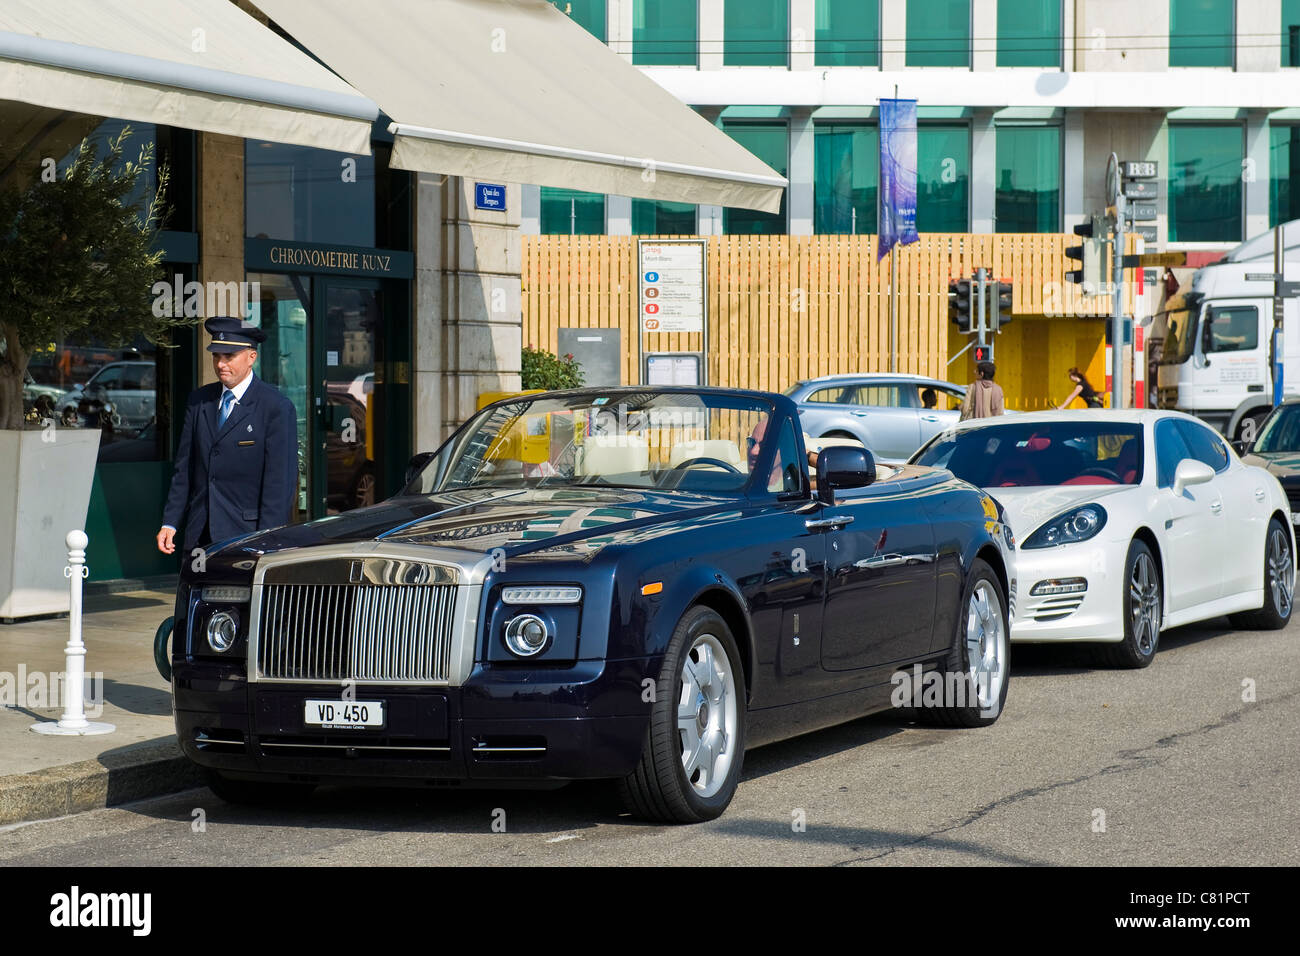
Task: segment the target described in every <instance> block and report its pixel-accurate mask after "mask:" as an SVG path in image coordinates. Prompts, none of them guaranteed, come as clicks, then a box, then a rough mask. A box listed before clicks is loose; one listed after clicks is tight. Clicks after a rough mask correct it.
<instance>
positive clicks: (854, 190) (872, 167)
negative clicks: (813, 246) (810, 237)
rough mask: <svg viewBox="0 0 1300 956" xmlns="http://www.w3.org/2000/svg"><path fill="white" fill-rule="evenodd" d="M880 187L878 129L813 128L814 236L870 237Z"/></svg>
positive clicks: (845, 125) (830, 126)
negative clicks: (816, 234) (815, 233)
mask: <svg viewBox="0 0 1300 956" xmlns="http://www.w3.org/2000/svg"><path fill="white" fill-rule="evenodd" d="M879 182H880V130H879V129H878V128H877V127H875V126H867V125H861V124H860V125H848V124H844V125H840V124H836V125H831V124H818V125H817V127H816V131H815V134H814V162H813V198H814V202H815V209H814V215H815V226H814V228H815V231H816V232H817V233H819V234H839V235H867V234H872V233H875V231H876V192H877V188H878V186H879Z"/></svg>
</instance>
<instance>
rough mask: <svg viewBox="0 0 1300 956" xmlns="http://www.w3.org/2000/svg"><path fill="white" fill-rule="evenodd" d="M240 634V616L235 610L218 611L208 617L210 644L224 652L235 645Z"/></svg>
mask: <svg viewBox="0 0 1300 956" xmlns="http://www.w3.org/2000/svg"><path fill="white" fill-rule="evenodd" d="M238 636H239V618H238V616H236V614H235V612H234V611H218V612H217V613H216V614H213V615H212V617H210V618H208V646H209V647H211V648H212V649H213V650H214V651H216V652H217V653H218V654H224V653H225V652H226V651H228V650H230V649H231V648H232V647H234V646H235V638H237V637H238Z"/></svg>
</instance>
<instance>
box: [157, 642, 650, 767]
mask: <svg viewBox="0 0 1300 956" xmlns="http://www.w3.org/2000/svg"><path fill="white" fill-rule="evenodd" d="M661 664H662V658H642V659H634V660H624V661H612V662H604V661H587V662H578V663H577V664H575V665H573V666H571V667H565V668H562V669H542V668H527V669H522V668H518V667H512V668H504V667H486V668H485V667H482V666H476V667H475V668H474V670H473V672H472V673H471V675H470V679H469V680H468V681H467V682H466V683H465V684H464V685H462V686H458V687H450V686H416V685H395V684H365V683H358V684H357V685H356V687H355V693H354V694H352V695H350V697H351V699H355V700H356V701H359V702H360V701H376V700H379V701H383V702H384V709H385V718H386V720H385V726H384V727H383V728H382V729H380V728H375V729H367V730H321V729H320V728H313V727H308V726H306V725H305V724H304V702H305V701H307V700H339V699H340V698H341V694H340V689H339V685H338V684H332V685H331V684H310V683H303V684H288V683H281V682H275V683H271V682H254V683H249V682H248V681H247V680H245V679H244V676H243V669H242V668H239V667H233V666H230V665H222V664H211V663H186V664H180V663H177V664H176V666H175V667H174V673H173V689H174V694H175V719H176V733H177V737H178V738H179V741H180V745H181V748H182V750H183V751H184V753H185V755H186V756H187V757H189V759H190V760H192V761H193V762H194V763H196V764H198V765H200V766H203V767H208V768H211V769H214V770H219V771H221V772H222V773H223V774H225V775H228V776H230V777H234V778H244V779H256V780H264V781H267V782H276V781H280V782H287V781H295V782H313V783H369V784H382V785H387V786H400V785H411V786H436V785H438V784H440V783H442V784H448V785H470V786H474V785H480V786H511V785H524V786H538V787H545V786H556V785H559V784H562V783H564V782H566V781H569V780H580V779H593V778H611V777H622V776H625V775H626V774H628V773H630V772H631V771H632V769H633V768H634V767H635V765H636V762H637V760H638V759H639V758H640V755H641V750H642V745H643V742H644V739H645V730H646V723H647V720H648V718H649V711H650V702H644V701H643V700H642V697H643V695H644V691H643V688H644V687H645V686H646V685H645V684H644V681H645V680H646V679H647V678H650V679H651V680H653V679H654V678H656V677H657V676H658V673H659V668H660V666H661Z"/></svg>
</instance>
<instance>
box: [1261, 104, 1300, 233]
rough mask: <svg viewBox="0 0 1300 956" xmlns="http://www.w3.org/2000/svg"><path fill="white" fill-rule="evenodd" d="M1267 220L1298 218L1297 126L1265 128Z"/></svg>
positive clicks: (1299, 160) (1299, 148)
mask: <svg viewBox="0 0 1300 956" xmlns="http://www.w3.org/2000/svg"><path fill="white" fill-rule="evenodd" d="M1268 141H1269V142H1268V224H1269V225H1270V226H1276V225H1279V224H1281V223H1284V222H1290V221H1291V220H1293V219H1300V189H1292V188H1291V184H1292V183H1297V184H1300V126H1274V127H1271V128H1270V129H1269V132H1268Z"/></svg>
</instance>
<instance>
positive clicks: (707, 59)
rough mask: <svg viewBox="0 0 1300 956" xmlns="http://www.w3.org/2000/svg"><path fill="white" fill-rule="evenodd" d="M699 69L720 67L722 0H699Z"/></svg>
mask: <svg viewBox="0 0 1300 956" xmlns="http://www.w3.org/2000/svg"><path fill="white" fill-rule="evenodd" d="M696 9H697V14H698V16H699V20H698V21H696V22H697V24H698V36H699V44H700V48H699V49H700V69H701V70H720V69H722V39H723V35H724V30H723V0H699V5H698V7H697V8H696Z"/></svg>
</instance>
